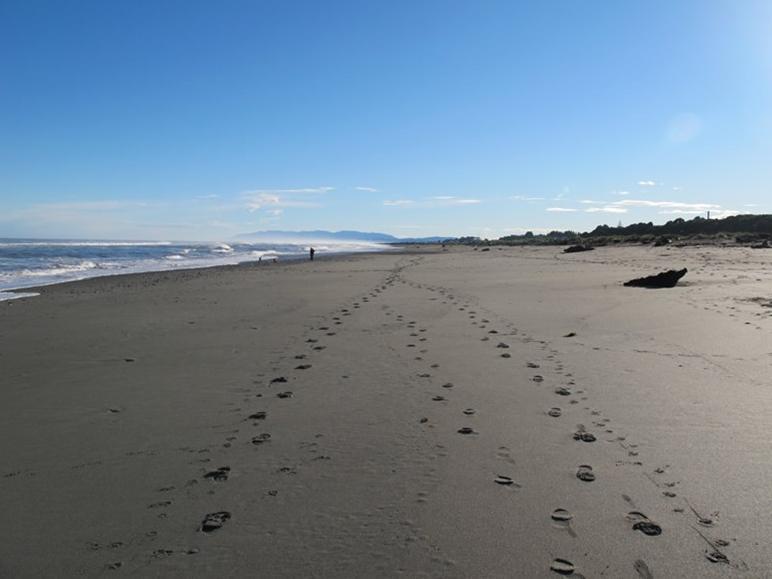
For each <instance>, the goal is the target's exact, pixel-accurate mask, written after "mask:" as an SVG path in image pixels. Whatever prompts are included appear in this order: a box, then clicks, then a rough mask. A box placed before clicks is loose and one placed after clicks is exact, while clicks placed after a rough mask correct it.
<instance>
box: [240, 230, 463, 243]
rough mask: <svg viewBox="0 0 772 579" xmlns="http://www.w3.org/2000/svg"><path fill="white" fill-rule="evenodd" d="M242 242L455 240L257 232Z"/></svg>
mask: <svg viewBox="0 0 772 579" xmlns="http://www.w3.org/2000/svg"><path fill="white" fill-rule="evenodd" d="M236 238H237V239H239V240H242V241H262V242H266V243H268V242H273V243H277V242H278V243H295V242H311V241H316V242H319V241H328V242H329V241H337V242H357V241H360V242H361V241H366V242H369V243H438V242H441V241H446V240H449V239H453V238H452V237H395V236H393V235H389V234H388V233H373V232H365V231H323V230H316V231H277V230H274V231H255V232H253V233H242V234H241V235H237V236H236Z"/></svg>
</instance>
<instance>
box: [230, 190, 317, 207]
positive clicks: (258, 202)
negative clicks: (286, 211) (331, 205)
mask: <svg viewBox="0 0 772 579" xmlns="http://www.w3.org/2000/svg"><path fill="white" fill-rule="evenodd" d="M244 203H245V205H246V208H247V209H248V210H249V211H258V210H259V209H263V208H264V207H303V208H311V207H320V204H319V203H316V202H313V201H302V200H297V199H287V198H285V197H282V196H279V195H275V194H273V193H256V194H250V195H245V196H244Z"/></svg>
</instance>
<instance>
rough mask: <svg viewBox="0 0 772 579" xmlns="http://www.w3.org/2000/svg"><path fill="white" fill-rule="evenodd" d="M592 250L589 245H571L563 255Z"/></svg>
mask: <svg viewBox="0 0 772 579" xmlns="http://www.w3.org/2000/svg"><path fill="white" fill-rule="evenodd" d="M593 249H595V248H594V247H592V246H590V245H572V246H571V247H566V248H565V249H564V250H563V253H579V252H580V251H592V250H593Z"/></svg>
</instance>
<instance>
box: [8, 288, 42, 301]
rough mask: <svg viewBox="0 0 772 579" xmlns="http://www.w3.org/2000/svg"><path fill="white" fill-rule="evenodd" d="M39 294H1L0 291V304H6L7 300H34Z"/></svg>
mask: <svg viewBox="0 0 772 579" xmlns="http://www.w3.org/2000/svg"><path fill="white" fill-rule="evenodd" d="M39 295H40V294H37V293H33V292H14V293H11V292H2V291H0V302H6V301H8V300H18V299H19V298H34V297H35V296H39Z"/></svg>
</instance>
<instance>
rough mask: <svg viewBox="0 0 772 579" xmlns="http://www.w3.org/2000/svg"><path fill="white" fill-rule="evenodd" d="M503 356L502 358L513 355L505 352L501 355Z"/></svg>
mask: <svg viewBox="0 0 772 579" xmlns="http://www.w3.org/2000/svg"><path fill="white" fill-rule="evenodd" d="M501 357H502V358H511V357H512V354H510V353H509V352H504V353H503V354H502V355H501Z"/></svg>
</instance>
